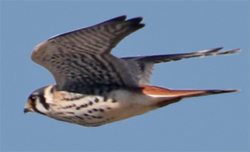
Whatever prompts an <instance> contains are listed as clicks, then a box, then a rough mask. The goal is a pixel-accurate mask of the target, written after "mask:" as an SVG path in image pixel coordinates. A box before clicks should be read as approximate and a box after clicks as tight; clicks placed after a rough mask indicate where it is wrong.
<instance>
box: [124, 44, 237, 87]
mask: <svg viewBox="0 0 250 152" xmlns="http://www.w3.org/2000/svg"><path fill="white" fill-rule="evenodd" d="M221 49H223V48H222V47H219V48H214V49H208V50H202V51H198V52H193V53H183V54H167V55H154V56H139V57H125V58H122V59H123V60H125V61H127V62H133V64H135V65H137V66H138V67H139V70H136V71H135V70H134V71H131V72H133V73H134V74H133V75H135V76H137V77H136V79H137V81H138V83H139V84H140V85H146V84H148V83H150V76H151V75H152V70H153V67H154V64H156V63H162V62H170V61H178V60H181V59H187V58H193V57H204V56H216V55H230V54H235V53H239V52H240V51H241V49H233V50H229V51H225V52H219V51H220V50H221Z"/></svg>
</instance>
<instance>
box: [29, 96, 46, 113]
mask: <svg viewBox="0 0 250 152" xmlns="http://www.w3.org/2000/svg"><path fill="white" fill-rule="evenodd" d="M30 99H31V101H32V103H31V105H32V107H33V109H34V110H35V111H36V112H38V113H41V114H44V113H42V112H40V111H39V110H38V109H37V108H36V102H35V101H36V100H38V102H40V103H41V104H42V105H43V107H44V108H45V109H47V110H48V109H49V104H47V103H46V101H45V100H46V99H45V97H44V96H43V95H32V96H31V97H30Z"/></svg>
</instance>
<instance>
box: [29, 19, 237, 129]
mask: <svg viewBox="0 0 250 152" xmlns="http://www.w3.org/2000/svg"><path fill="white" fill-rule="evenodd" d="M142 20H143V18H142V17H135V18H132V19H126V15H123V16H119V17H116V18H113V19H110V20H107V21H104V22H102V23H99V24H96V25H93V26H90V27H86V28H81V29H77V30H75V31H71V32H67V33H64V34H60V35H56V36H54V37H51V38H49V39H48V40H45V41H44V42H42V43H40V44H38V45H37V46H36V47H35V48H34V50H33V51H32V53H31V59H32V60H33V61H34V62H35V63H37V64H39V65H41V66H42V67H44V68H46V69H47V70H48V71H50V72H51V73H52V75H53V77H54V79H55V81H56V84H53V85H47V86H45V87H42V88H40V89H37V90H35V91H34V92H32V93H31V94H30V95H29V97H28V100H27V103H26V104H25V108H24V113H28V112H32V113H38V114H42V115H44V116H47V117H50V118H53V119H56V120H59V121H64V122H68V123H73V124H76V125H80V126H85V127H96V126H101V125H105V124H109V123H113V122H117V121H120V120H124V119H127V118H130V117H133V116H137V115H141V114H144V113H147V112H149V111H152V110H156V109H159V108H162V107H165V106H168V105H170V104H172V103H176V102H178V101H180V100H182V99H184V98H189V97H198V96H206V95H213V94H221V93H230V92H237V91H240V90H238V89H224V90H223V89H204V90H185V89H184V90H173V89H168V88H164V87H160V86H153V85H150V76H151V75H152V71H153V67H154V65H155V64H158V63H164V62H170V61H177V60H181V59H187V58H193V57H204V56H217V55H230V54H236V53H239V52H240V51H241V49H231V50H229V51H224V52H220V51H221V50H222V49H223V47H217V48H213V49H207V50H202V51H198V52H192V53H179V54H165V55H152V56H135V57H123V58H118V57H116V56H114V55H112V54H111V50H112V49H113V48H114V47H115V46H116V45H117V44H118V43H119V42H120V41H121V40H122V39H123V38H125V37H126V36H128V35H130V34H131V33H133V32H135V31H137V30H139V29H141V28H143V27H144V26H145V24H143V23H141V21H142Z"/></svg>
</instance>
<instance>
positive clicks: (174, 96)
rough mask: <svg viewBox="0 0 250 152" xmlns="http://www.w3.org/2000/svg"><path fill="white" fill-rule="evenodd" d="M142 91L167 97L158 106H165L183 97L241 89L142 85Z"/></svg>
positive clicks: (155, 95)
mask: <svg viewBox="0 0 250 152" xmlns="http://www.w3.org/2000/svg"><path fill="white" fill-rule="evenodd" d="M142 88H143V89H142V93H143V94H146V95H148V96H151V97H156V98H157V97H159V98H165V100H164V101H160V102H159V103H157V106H158V107H163V106H166V105H169V104H171V103H175V102H178V101H180V100H181V99H183V98H188V97H198V96H206V95H212V94H220V93H230V92H237V91H240V90H237V89H232V90H170V89H166V88H161V87H156V86H149V85H144V86H142Z"/></svg>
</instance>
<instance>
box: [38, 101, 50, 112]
mask: <svg viewBox="0 0 250 152" xmlns="http://www.w3.org/2000/svg"><path fill="white" fill-rule="evenodd" d="M36 109H37V110H38V111H40V112H42V113H47V112H48V110H47V109H45V108H44V106H43V105H42V104H41V103H40V102H39V101H38V102H36Z"/></svg>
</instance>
